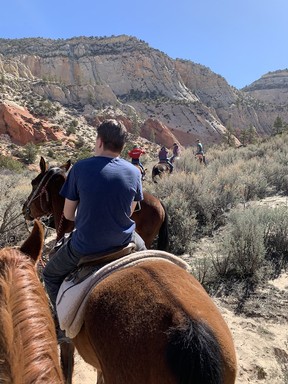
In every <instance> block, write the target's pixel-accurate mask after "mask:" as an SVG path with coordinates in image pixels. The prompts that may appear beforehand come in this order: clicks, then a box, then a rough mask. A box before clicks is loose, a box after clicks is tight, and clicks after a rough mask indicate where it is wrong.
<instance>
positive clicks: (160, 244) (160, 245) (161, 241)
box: [157, 202, 169, 251]
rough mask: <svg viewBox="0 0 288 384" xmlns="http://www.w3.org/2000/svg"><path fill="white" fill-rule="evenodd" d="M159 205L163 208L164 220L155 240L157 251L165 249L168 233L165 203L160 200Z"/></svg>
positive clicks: (167, 243) (167, 242)
mask: <svg viewBox="0 0 288 384" xmlns="http://www.w3.org/2000/svg"><path fill="white" fill-rule="evenodd" d="M161 205H162V207H163V209H164V220H163V223H162V224H161V227H160V230H159V234H158V241H157V249H158V250H159V251H167V249H168V245H169V233H168V213H167V209H166V207H165V205H164V204H163V203H162V202H161Z"/></svg>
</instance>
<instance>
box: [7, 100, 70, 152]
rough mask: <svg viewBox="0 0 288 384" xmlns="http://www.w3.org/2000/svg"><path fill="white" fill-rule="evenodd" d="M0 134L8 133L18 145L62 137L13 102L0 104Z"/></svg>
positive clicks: (48, 125)
mask: <svg viewBox="0 0 288 384" xmlns="http://www.w3.org/2000/svg"><path fill="white" fill-rule="evenodd" d="M0 135H8V136H9V137H10V139H11V141H12V142H13V143H15V144H18V145H25V144H27V143H30V142H31V143H34V144H37V143H40V142H45V141H49V140H59V139H61V138H62V137H63V134H62V133H61V132H56V131H55V130H54V129H53V128H52V127H51V126H50V124H49V123H46V122H45V121H43V120H39V119H35V118H34V117H33V116H32V115H31V114H30V113H29V112H28V111H27V110H25V109H24V108H23V107H20V106H19V105H17V104H15V103H12V102H10V103H2V104H0Z"/></svg>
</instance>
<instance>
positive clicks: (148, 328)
mask: <svg viewBox="0 0 288 384" xmlns="http://www.w3.org/2000/svg"><path fill="white" fill-rule="evenodd" d="M85 327H86V332H87V333H88V337H89V339H90V340H94V341H95V345H93V348H94V350H95V352H96V354H97V356H98V357H99V360H100V361H101V362H102V367H101V368H102V370H103V373H104V377H105V380H106V381H105V383H107V384H112V383H117V384H124V383H127V382H129V383H131V384H133V383H135V384H136V383H137V384H144V383H149V384H154V383H155V384H156V383H157V384H158V383H159V382H162V383H171V384H172V383H173V384H174V383H175V384H176V383H178V382H179V377H177V376H178V374H180V373H179V372H182V371H183V366H182V362H181V361H182V357H181V356H182V354H183V353H186V352H185V347H184V345H182V344H181V343H182V342H183V343H184V344H185V340H184V339H185V338H186V336H187V338H189V337H190V338H191V334H193V332H194V334H195V338H196V340H198V337H200V336H199V335H198V333H199V332H201V333H202V338H204V339H207V338H208V339H209V345H210V344H211V343H212V342H211V340H214V344H215V345H216V349H217V348H218V350H219V354H220V355H221V356H222V359H223V364H222V363H219V362H218V367H219V366H220V368H221V369H222V368H223V372H224V377H225V380H224V381H223V384H232V383H233V382H234V381H233V375H234V378H235V365H236V363H235V351H234V346H233V341H232V338H231V334H230V331H229V329H228V327H227V325H226V323H225V321H224V320H223V318H222V316H221V314H220V312H219V311H218V309H217V308H216V306H215V305H214V303H213V302H212V300H211V299H210V298H209V296H208V294H207V293H206V291H205V290H204V289H203V288H202V286H201V285H200V284H199V283H198V282H197V280H196V279H194V278H193V277H192V276H191V275H190V274H189V273H188V272H186V271H185V270H183V269H182V268H180V267H178V266H176V265H174V264H171V263H169V262H167V261H153V262H149V261H145V262H143V263H142V264H140V265H138V266H134V267H130V268H127V269H123V270H120V271H118V272H116V273H114V274H112V275H111V276H109V277H108V278H107V279H105V280H104V281H102V282H101V283H100V284H99V285H98V286H96V287H95V288H94V289H93V291H92V292H91V294H90V297H89V300H88V305H87V310H86V315H85ZM201 327H202V328H201ZM203 327H204V328H203ZM199 329H200V331H199ZM191 330H194V331H193V332H191ZM177 332H178V333H179V335H178V334H177ZM185 333H186V336H183V335H184V334H185ZM207 334H209V335H210V336H209V337H207ZM181 335H182V336H181ZM181 337H182V338H183V340H181ZM199 343H200V341H199ZM199 343H198V344H199ZM178 344H179V345H180V352H179V353H178V349H179V348H178V347H179V345H178ZM190 344H191V348H192V349H193V354H192V355H191V356H196V355H197V354H199V351H198V349H197V348H198V344H197V342H196V343H195V340H194V341H193V342H192V343H190ZM202 344H203V341H202ZM209 345H208V344H207V346H206V348H207V349H208V350H209V349H210V348H211V346H209ZM175 350H177V353H176V356H177V357H176V358H174V357H173V356H174V354H175ZM200 355H201V353H200ZM120 356H121V358H120ZM169 356H170V357H169ZM171 356H172V358H171ZM180 357H181V359H180ZM191 358H192V357H191ZM177 359H178V360H177ZM179 359H180V360H179ZM183 359H184V360H185V358H184V357H183ZM193 359H194V358H193ZM186 360H187V359H186ZM190 363H191V364H192V366H193V364H194V363H195V362H193V361H191V362H189V366H188V367H187V369H188V370H190V371H191V367H190ZM179 364H180V366H181V367H182V368H180V369H179V366H178V365H179ZM199 364H200V363H199ZM215 366H217V363H215ZM192 368H193V367H192ZM199 369H200V368H199ZM194 370H195V371H196V370H197V369H196V368H195V367H194ZM192 371H193V369H192ZM192 373H193V377H194V379H193V380H195V377H196V376H195V375H196V373H195V375H194V372H192ZM181 374H186V373H183V372H182V373H181ZM190 375H191V372H190ZM228 376H229V377H230V379H229V380H230V381H229V380H228V379H227V380H226V378H227V377H228ZM187 377H188V374H187ZM191 377H192V376H191ZM186 379H187V378H186ZM201 380H202V382H201V381H199V383H200V382H201V384H206V383H207V384H208V383H210V382H209V381H204V379H203V378H202V379H201ZM181 382H185V383H186V382H187V383H192V382H193V383H194V382H195V383H198V381H197V380H195V381H192V380H191V381H190V380H189V381H181ZM220 382H221V381H219V383H220ZM211 384H212V382H211ZM213 384H218V381H217V380H215V381H214V382H213Z"/></svg>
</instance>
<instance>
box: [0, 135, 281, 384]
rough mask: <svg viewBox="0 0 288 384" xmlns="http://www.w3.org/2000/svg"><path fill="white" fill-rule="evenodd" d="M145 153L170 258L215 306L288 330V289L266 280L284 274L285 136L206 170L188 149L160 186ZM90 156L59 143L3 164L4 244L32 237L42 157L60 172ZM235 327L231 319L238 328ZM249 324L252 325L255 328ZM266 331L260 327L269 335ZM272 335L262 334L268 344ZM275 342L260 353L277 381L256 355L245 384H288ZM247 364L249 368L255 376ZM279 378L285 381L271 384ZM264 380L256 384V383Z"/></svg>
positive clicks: (211, 158) (148, 185)
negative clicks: (273, 201) (29, 210)
mask: <svg viewBox="0 0 288 384" xmlns="http://www.w3.org/2000/svg"><path fill="white" fill-rule="evenodd" d="M132 139H133V140H132ZM131 140H132V141H131V142H130V143H129V144H128V145H127V147H126V148H125V149H124V151H123V156H124V157H125V155H126V154H127V150H128V149H129V147H131V145H132V143H133V142H135V137H132V138H131ZM51 144H52V143H51ZM142 145H144V146H146V147H147V154H146V155H144V157H143V164H144V166H145V167H146V168H147V177H146V180H144V182H143V188H144V189H145V190H148V191H150V192H151V193H153V194H154V195H156V196H157V197H158V198H160V199H161V200H162V201H163V202H164V204H165V205H166V208H167V211H168V214H169V232H170V252H172V253H174V254H176V255H179V256H180V257H183V258H184V259H185V260H186V261H188V263H190V265H191V266H192V269H193V273H194V274H195V276H196V277H197V278H198V280H199V281H200V282H201V283H202V284H203V285H204V286H205V288H206V289H207V290H208V292H209V293H210V294H211V295H212V296H213V297H214V299H215V300H220V301H219V305H220V306H221V307H222V311H226V312H225V313H230V312H227V311H233V312H234V313H235V314H238V315H241V316H246V317H247V319H248V318H250V317H251V316H252V317H253V318H257V319H258V320H259V319H262V320H263V319H266V321H268V322H269V324H270V323H271V321H273V324H274V323H277V324H278V325H279V327H280V325H281V327H285V324H286V325H287V313H288V308H287V303H288V294H287V290H285V291H280V290H277V289H276V288H275V287H274V288H271V286H270V285H269V284H268V281H270V282H271V281H272V280H274V279H276V278H278V277H279V276H281V274H282V275H283V273H284V274H285V271H286V273H287V265H288V214H287V213H288V212H287V210H288V208H287V207H288V206H287V202H288V200H287V201H286V200H285V199H286V196H287V195H288V174H287V170H288V134H287V133H283V134H281V135H275V136H273V137H271V138H270V139H268V140H265V141H262V142H259V143H256V144H253V145H249V146H247V147H241V148H238V149H235V148H232V147H228V146H214V147H210V148H206V150H207V151H206V158H207V166H206V167H205V166H203V165H201V164H200V163H199V162H198V161H197V160H196V159H195V157H194V150H193V149H192V148H188V149H186V150H183V151H182V153H181V157H180V158H179V159H178V160H177V161H176V163H175V168H174V169H175V171H174V172H173V173H172V174H171V175H169V176H167V177H166V178H163V179H161V180H159V181H158V183H157V184H154V183H152V180H151V176H150V175H151V169H152V166H153V165H154V164H155V163H156V162H157V149H156V147H153V146H152V147H150V151H149V149H148V146H149V143H148V142H142ZM91 151H92V148H90V147H84V149H83V147H81V148H80V149H79V148H75V149H74V152H73V151H72V152H69V153H65V150H64V149H63V148H62V147H61V145H55V143H54V144H53V147H52V146H51V147H49V145H48V144H47V143H46V144H45V146H42V147H41V146H37V147H36V146H32V147H30V148H29V146H28V147H24V148H23V147H22V148H21V147H16V146H14V147H13V151H12V152H13V156H8V157H7V156H4V155H1V156H0V174H1V184H0V193H1V203H0V243H1V246H5V245H15V244H18V243H20V242H21V241H22V240H23V239H24V238H26V236H27V228H26V225H25V222H24V219H23V216H22V204H23V202H24V200H25V199H26V198H27V196H28V195H29V193H30V191H31V185H30V183H31V180H32V178H33V177H34V175H35V174H36V173H38V169H39V166H38V164H39V155H44V156H45V158H46V159H47V160H48V161H50V163H51V164H58V165H60V164H61V163H62V162H64V161H66V160H67V158H68V156H69V157H71V158H72V159H73V161H76V160H77V159H78V158H81V157H85V156H89V155H91V153H92V152H91ZM28 160H29V161H28ZM27 163H30V165H29V166H28V165H27ZM272 196H273V197H275V196H277V198H281V199H282V201H284V204H283V205H281V206H280V207H279V206H278V207H276V208H275V207H270V206H269V205H266V206H264V205H263V204H261V202H263V201H265V199H267V198H272ZM199 247H200V248H201V250H202V251H201V252H200V253H199V252H198V250H199ZM287 285H288V284H287ZM268 287H270V288H268ZM227 316H228V315H227ZM229 316H230V315H229ZM228 319H229V318H228ZM258 320H257V321H258ZM235 321H236V320H231V325H232V329H233V324H234V327H235ZM237 321H238V322H239V324H242V323H243V318H237ZM251 321H252V320H251ZM259 321H260V320H259ZM246 322H247V324H248V320H246ZM283 324H284V325H283ZM266 326H267V327H268V325H267V324H265V325H261V329H262V331H263V332H264V330H265V329H266V328H265V327H266ZM241 327H242V325H241ZM247 327H248V326H247ZM249 327H254V328H255V325H253V324H252V323H251V324H250V322H249ZM279 327H278V328H277V329H278V331H279V332H280V328H279ZM249 329H250V328H249ZM257 332H258V331H257ZM259 332H260V328H259ZM267 332H268V331H267ZM269 332H270V331H269ZM233 333H234V335H235V337H236V344H237V342H238V343H239V340H237V338H239V339H240V340H241V338H243V335H242V333H241V331H240V330H239V329H238V328H237V329H233ZM269 334H270V333H269ZM265 335H266V336H267V333H265V332H264V334H263V337H264V336H265ZM266 336H265V343H267V337H266ZM269 337H270V339H271V340H272V341H271V345H272V346H271V348H270V349H269V351H268V352H267V345H266V344H265V345H266V346H265V348H266V349H265V348H264V347H263V355H267V353H268V357H269V356H270V357H269V358H270V361H272V360H273V362H274V363H275V364H276V366H277V375H278V376H275V371H273V370H272V373H269V372H268V371H269V369H268V368H267V367H265V366H264V365H265V364H264V362H263V365H261V363H260V362H259V361H257V362H256V363H255V362H254V360H253V361H252V359H254V357H253V358H252V357H250V359H251V360H250V361H249V358H248V360H246V359H245V358H244V360H245V362H244V361H242V362H241V364H240V368H239V375H240V376H241V377H242V381H241V380H240V379H239V381H238V382H239V383H246V382H247V377H260V378H262V376H263V375H264V376H263V377H264V378H263V379H261V383H267V384H268V383H274V382H275V383H276V382H277V384H287V383H288V373H287V372H288V369H287V367H288V354H287V352H285V345H286V347H287V337H286V342H285V343H286V344H285V345H283V343H282V341H281V342H280V341H277V354H278V355H276V349H275V348H276V347H275V345H276V344H275V343H276V342H275V343H273V340H274V338H275V337H276V336H275V337H274V336H273V337H272V338H271V336H269ZM270 339H269V340H270ZM278 339H279V338H278ZM278 339H277V340H278ZM282 339H283V337H282V338H281V340H282ZM284 339H285V337H284ZM281 343H282V344H281ZM236 348H237V345H236ZM238 348H239V346H238ZM264 349H265V352H264ZM279 351H280V352H279ZM240 352H242V353H246V352H247V348H246V352H245V351H242V349H241V348H240V351H239V353H240ZM261 353H262V352H261ZM279 354H280V355H279ZM251 355H252V356H254V355H255V353H254V352H253V346H252V347H251ZM279 356H280V357H279ZM256 358H257V357H256V356H255V359H256ZM247 365H249V367H250V366H252V368H251V367H250V368H251V372H250V371H249V374H248V373H247V372H248V371H247ZM250 368H249V369H250ZM273 369H274V368H273ZM273 375H274V376H275V377H277V380H278V381H271V377H274V376H273ZM240 376H239V377H240ZM266 378H267V381H265V380H264V379H266ZM268 379H269V380H268ZM245 380H246V381H245ZM257 380H258V379H257ZM257 380H255V381H251V382H253V383H258V381H257ZM275 380H276V379H275ZM238 382H237V383H238Z"/></svg>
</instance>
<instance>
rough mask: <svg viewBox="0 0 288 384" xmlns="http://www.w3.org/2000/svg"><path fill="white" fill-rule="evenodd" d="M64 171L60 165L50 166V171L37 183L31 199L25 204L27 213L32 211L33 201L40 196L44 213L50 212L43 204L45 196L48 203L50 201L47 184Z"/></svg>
mask: <svg viewBox="0 0 288 384" xmlns="http://www.w3.org/2000/svg"><path fill="white" fill-rule="evenodd" d="M60 173H61V174H62V173H63V170H62V169H61V168H60V167H52V168H49V169H48V171H46V173H45V174H44V176H43V178H42V179H41V180H40V183H39V184H38V185H37V187H36V188H35V190H34V191H33V192H32V193H31V195H30V198H29V200H28V201H27V203H26V204H25V208H26V213H30V206H31V204H32V202H33V201H35V200H36V199H38V198H40V207H41V209H42V211H43V212H44V213H49V212H48V211H47V210H46V209H45V208H44V204H43V196H45V198H46V204H48V203H49V194H48V191H47V186H48V184H49V182H50V180H51V179H52V178H53V177H54V176H55V175H59V174H60Z"/></svg>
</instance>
